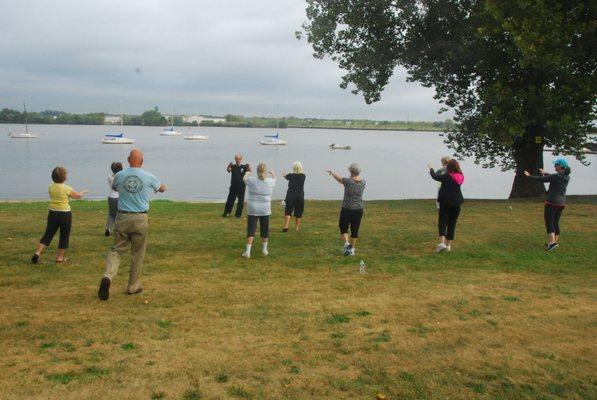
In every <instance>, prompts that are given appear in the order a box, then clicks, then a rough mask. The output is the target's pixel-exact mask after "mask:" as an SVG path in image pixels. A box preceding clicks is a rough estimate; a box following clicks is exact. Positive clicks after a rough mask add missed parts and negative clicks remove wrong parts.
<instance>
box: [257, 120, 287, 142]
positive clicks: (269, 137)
mask: <svg viewBox="0 0 597 400" xmlns="http://www.w3.org/2000/svg"><path fill="white" fill-rule="evenodd" d="M278 128H279V124H278V118H276V134H275V135H265V137H266V139H263V140H260V141H259V143H261V144H262V145H264V146H286V143H287V142H286V140H282V139H280V134H279V132H278Z"/></svg>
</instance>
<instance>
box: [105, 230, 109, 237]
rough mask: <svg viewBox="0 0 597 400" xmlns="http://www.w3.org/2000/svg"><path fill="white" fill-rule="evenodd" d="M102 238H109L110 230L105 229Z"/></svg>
mask: <svg viewBox="0 0 597 400" xmlns="http://www.w3.org/2000/svg"><path fill="white" fill-rule="evenodd" d="M104 236H105V237H108V236H110V229H106V231H105V232H104Z"/></svg>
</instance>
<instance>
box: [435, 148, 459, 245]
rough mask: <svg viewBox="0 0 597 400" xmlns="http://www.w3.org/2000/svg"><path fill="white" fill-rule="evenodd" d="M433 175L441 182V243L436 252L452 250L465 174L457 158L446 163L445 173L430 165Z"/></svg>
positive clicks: (439, 222)
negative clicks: (437, 171) (436, 171)
mask: <svg viewBox="0 0 597 400" xmlns="http://www.w3.org/2000/svg"><path fill="white" fill-rule="evenodd" d="M429 174H430V175H431V177H432V178H433V179H434V180H436V181H438V182H441V184H442V185H441V187H440V188H439V194H438V196H437V200H438V202H439V217H438V222H437V228H438V231H439V240H440V242H439V244H438V245H437V248H436V249H435V252H436V253H441V252H442V251H444V250H448V251H450V250H452V241H453V240H454V232H455V231H456V221H458V216H459V215H460V206H461V204H462V203H464V198H463V197H462V191H461V190H460V186H461V185H462V183H463V182H464V175H463V174H462V170H461V169H460V164H459V163H458V161H457V160H454V159H451V160H450V161H448V164H447V165H446V173H445V174H442V175H440V174H437V173H435V171H434V170H433V168H432V167H431V166H430V165H429Z"/></svg>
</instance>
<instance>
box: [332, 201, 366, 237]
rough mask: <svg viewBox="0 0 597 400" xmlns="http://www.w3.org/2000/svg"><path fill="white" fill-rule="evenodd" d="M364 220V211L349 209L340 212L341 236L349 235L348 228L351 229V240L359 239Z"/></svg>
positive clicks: (339, 225)
mask: <svg viewBox="0 0 597 400" xmlns="http://www.w3.org/2000/svg"><path fill="white" fill-rule="evenodd" d="M362 218H363V209H362V208H361V209H359V210H351V209H348V208H343V209H342V210H341V211H340V222H339V223H338V227H339V228H340V234H342V235H344V234H347V233H348V228H350V237H351V238H355V239H356V238H358V237H359V227H360V226H361V219H362Z"/></svg>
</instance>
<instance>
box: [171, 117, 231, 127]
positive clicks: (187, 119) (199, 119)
mask: <svg viewBox="0 0 597 400" xmlns="http://www.w3.org/2000/svg"><path fill="white" fill-rule="evenodd" d="M182 120H183V121H184V122H186V123H189V124H192V123H193V122H196V123H197V124H198V125H201V123H202V122H203V121H209V122H215V123H218V122H226V119H225V118H216V117H204V116H202V115H185V116H184V117H182Z"/></svg>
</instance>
